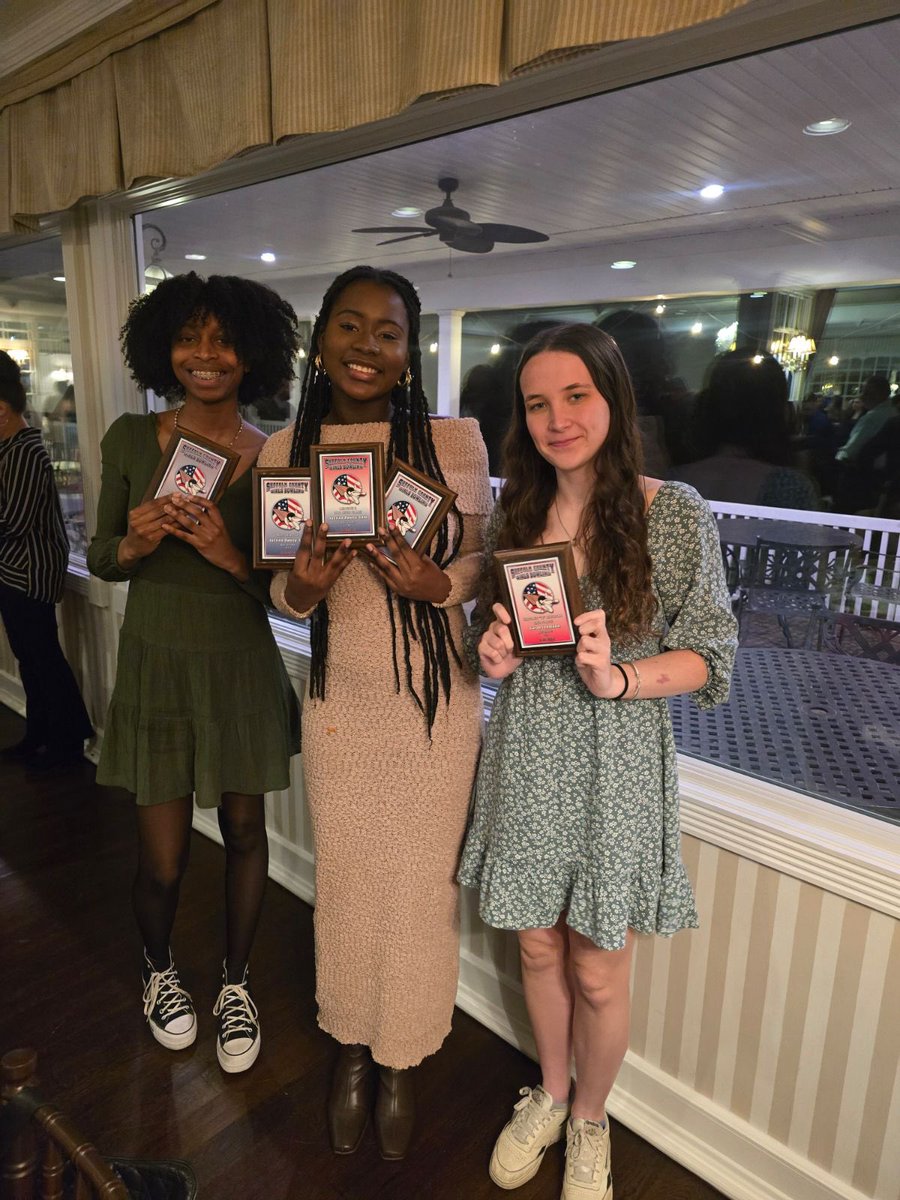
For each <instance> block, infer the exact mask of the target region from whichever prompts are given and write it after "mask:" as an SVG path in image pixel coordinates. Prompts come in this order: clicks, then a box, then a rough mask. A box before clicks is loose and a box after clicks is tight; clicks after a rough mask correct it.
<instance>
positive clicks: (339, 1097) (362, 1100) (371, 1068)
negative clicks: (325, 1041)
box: [327, 1045, 375, 1154]
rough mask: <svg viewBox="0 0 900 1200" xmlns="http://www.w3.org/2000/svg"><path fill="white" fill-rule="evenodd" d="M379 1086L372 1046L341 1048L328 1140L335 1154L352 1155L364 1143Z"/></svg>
mask: <svg viewBox="0 0 900 1200" xmlns="http://www.w3.org/2000/svg"><path fill="white" fill-rule="evenodd" d="M374 1086H375V1064H374V1063H373V1062H372V1055H371V1054H370V1053H369V1047H368V1046H357V1045H352V1046H341V1048H340V1050H339V1051H338V1057H337V1062H336V1063H335V1066H334V1074H333V1075H332V1077H331V1091H330V1092H329V1095H328V1110H327V1111H328V1136H329V1138H330V1139H331V1148H332V1150H333V1151H334V1152H335V1154H352V1153H353V1151H354V1150H356V1149H357V1147H358V1146H359V1143H360V1142H361V1141H362V1135H363V1133H364V1132H365V1128H366V1124H367V1122H368V1120H369V1113H370V1112H371V1111H372V1096H373V1092H374Z"/></svg>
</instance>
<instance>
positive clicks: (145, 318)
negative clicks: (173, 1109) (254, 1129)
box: [88, 273, 299, 1072]
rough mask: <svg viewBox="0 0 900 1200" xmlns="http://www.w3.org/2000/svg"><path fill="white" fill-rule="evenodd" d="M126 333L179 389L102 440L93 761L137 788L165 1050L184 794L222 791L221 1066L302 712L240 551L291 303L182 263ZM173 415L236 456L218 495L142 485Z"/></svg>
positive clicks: (103, 775) (154, 372) (243, 1062)
mask: <svg viewBox="0 0 900 1200" xmlns="http://www.w3.org/2000/svg"><path fill="white" fill-rule="evenodd" d="M122 345H123V350H124V354H125V361H126V363H127V364H128V366H129V368H130V369H131V372H132V375H133V377H134V378H135V380H136V381H137V382H138V383H139V384H140V385H141V386H142V387H144V388H152V389H153V391H154V392H156V393H157V394H158V395H163V396H166V397H168V398H171V399H178V400H180V404H179V406H178V407H177V408H174V409H171V410H169V411H168V412H164V413H147V414H141V415H137V414H127V415H125V416H122V417H120V418H119V419H118V420H117V421H115V422H114V424H113V425H112V426H111V427H110V429H109V431H108V432H107V434H106V436H105V437H104V439H103V443H102V457H103V475H102V485H101V493H100V502H99V506H98V512H97V532H96V536H95V537H94V539H93V541H92V542H91V546H90V548H89V550H88V566H89V567H90V569H91V571H92V572H93V573H94V574H95V575H98V576H99V577H100V578H101V579H106V580H110V581H113V582H117V581H126V580H127V581H128V582H129V590H128V601H127V604H126V608H125V616H124V620H123V623H122V629H121V632H120V635H119V654H118V667H117V673H116V684H115V690H114V692H113V697H112V701H111V704H110V708H109V713H108V715H107V720H106V726H105V729H104V737H103V746H102V751H101V757H100V766H99V768H98V771H97V779H98V781H99V782H100V783H104V784H108V785H113V786H118V787H122V788H125V789H126V790H127V791H129V792H131V793H132V794H133V795H134V796H135V797H136V800H137V814H138V840H139V858H138V870H137V877H136V879H135V882H134V889H133V895H132V899H133V904H134V912H135V916H136V918H137V924H138V928H139V930H140V932H141V936H142V937H143V940H144V969H143V982H144V1012H145V1014H146V1017H147V1021H148V1023H149V1025H150V1031H151V1033H152V1034H153V1036H154V1037H155V1038H156V1040H157V1041H158V1042H160V1043H161V1044H162V1045H163V1046H166V1047H168V1048H169V1049H172V1050H180V1049H183V1048H185V1047H187V1046H189V1045H191V1044H192V1043H193V1041H194V1039H195V1037H196V1034H197V1018H196V1014H195V1012H194V1007H193V1004H192V1002H191V997H190V995H189V993H188V992H187V991H186V990H185V988H184V987H183V986H182V984H181V981H180V979H179V976H178V972H177V971H176V968H175V965H174V962H173V960H172V956H171V951H170V948H169V946H170V936H171V932H172V927H173V924H174V920H175V913H176V909H177V906H178V894H179V888H180V884H181V880H182V877H183V875H184V872H185V869H186V867H187V862H188V852H189V846H190V834H191V819H192V811H193V802H194V797H195V796H196V801H197V804H198V805H199V806H200V807H207V808H211V807H215V808H217V809H218V820H219V828H220V829H221V832H222V839H223V842H224V844H225V908H226V912H225V946H226V949H225V963H224V977H223V983H222V988H221V991H220V993H219V998H218V1001H217V1003H216V1006H215V1010H214V1011H215V1014H216V1015H217V1016H218V1019H219V1023H218V1035H217V1044H216V1050H217V1057H218V1060H219V1063H220V1065H221V1066H222V1068H223V1069H224V1070H225V1071H229V1072H237V1071H244V1070H246V1069H247V1068H248V1067H249V1066H251V1065H252V1063H253V1062H254V1061H255V1059H256V1057H257V1055H258V1053H259V1048H260V1031H259V1019H258V1015H257V1011H256V1007H255V1005H254V1003H253V1000H252V999H251V997H250V993H249V990H248V976H247V963H248V960H249V956H250V948H251V945H252V943H253V937H254V933H255V931H256V925H257V920H258V917H259V913H260V908H261V906H262V899H263V892H264V889H265V884H266V878H267V873H268V845H267V840H266V827H265V812H264V807H263V798H264V793H265V792H267V791H270V790H273V789H281V788H285V787H287V786H288V784H289V759H290V756H291V755H292V754H295V753H297V751H298V750H299V736H298V731H299V713H298V706H297V701H296V698H295V696H294V694H293V691H292V689H291V686H290V683H289V681H288V679H287V675H286V673H285V670H284V666H283V664H282V661H281V657H280V655H279V653H278V649H277V647H276V645H275V640H274V638H273V636H272V632H271V629H270V627H269V622H268V617H267V614H266V608H265V603H266V599H267V595H268V577H267V576H265V577H260V576H258V575H256V574H255V573H254V572H253V571H252V570H251V567H250V556H251V545H252V541H251V530H252V503H251V489H250V484H251V475H250V468H251V467H252V466H253V464H254V463H255V462H256V458H257V455H258V454H259V451H260V448H261V447H262V445H263V443H264V441H265V437H264V435H263V434H262V433H260V431H259V430H257V429H255V428H253V427H252V426H251V425H248V424H246V423H245V422H244V420H243V418H242V417H241V414H240V411H239V407H238V405H239V403H241V404H248V403H252V402H253V401H254V399H256V398H257V397H259V396H267V395H271V394H274V393H275V392H276V391H277V389H278V387H279V386H280V385H281V384H282V383H283V381H284V380H285V379H290V378H291V376H292V374H293V365H294V356H295V354H296V350H297V345H298V335H297V320H296V316H295V314H294V311H293V309H292V308H291V307H290V305H288V304H286V303H285V302H284V301H283V300H281V299H280V297H279V296H277V295H276V294H275V292H273V291H271V289H269V288H266V287H263V286H262V285H261V284H257V283H253V282H251V281H249V280H245V279H239V278H236V277H234V276H212V277H210V278H209V279H208V280H203V279H201V278H200V277H199V276H197V275H195V274H193V273H191V274H188V275H181V276H176V277H175V278H174V279H169V280H166V281H165V282H164V283H161V284H160V285H159V286H158V287H157V288H156V290H155V291H154V292H152V293H150V294H149V295H146V296H142V297H141V298H140V299H139V300H137V301H135V302H134V304H133V305H132V307H131V309H130V312H129V315H128V319H127V321H126V323H125V326H124V328H123V330H122ZM176 429H183V430H190V431H192V432H194V433H197V434H200V435H202V436H203V437H205V438H207V439H209V440H210V441H213V442H217V443H219V444H220V445H222V446H226V447H228V448H229V449H230V450H232V451H233V452H234V453H236V454H238V455H239V456H240V461H239V463H238V465H237V467H236V469H235V473H234V475H233V477H232V481H231V483H230V485H229V487H228V488H227V489H226V491H225V492H224V493H223V494H222V496H221V497H220V500H219V502H218V503H217V504H214V503H212V502H211V501H210V500H209V499H207V498H205V497H203V496H194V497H190V496H188V495H178V494H176V495H174V496H166V497H162V498H160V499H156V500H144V495H145V493H146V491H147V488H148V485H149V483H150V480H151V478H152V476H153V473H154V471H155V470H156V467H157V466H158V464H159V461H160V457H161V455H162V453H163V451H164V449H165V447H166V445H167V443H168V442H169V439H170V438H171V436H172V434H173V432H174V431H175V430H176Z"/></svg>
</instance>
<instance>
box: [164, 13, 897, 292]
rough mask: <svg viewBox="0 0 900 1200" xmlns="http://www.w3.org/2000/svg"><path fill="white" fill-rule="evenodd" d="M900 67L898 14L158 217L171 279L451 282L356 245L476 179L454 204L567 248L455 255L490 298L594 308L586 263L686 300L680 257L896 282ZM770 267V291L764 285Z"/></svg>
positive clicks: (393, 248)
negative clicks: (175, 275) (405, 210)
mask: <svg viewBox="0 0 900 1200" xmlns="http://www.w3.org/2000/svg"><path fill="white" fill-rule="evenodd" d="M898 62H900V20H895V21H892V22H889V23H882V24H879V25H876V26H871V27H868V28H862V29H857V30H853V31H850V32H844V33H840V34H837V35H833V36H830V37H825V38H821V39H819V40H816V41H812V42H808V43H804V44H801V45H796V46H791V47H786V48H783V49H779V50H775V51H770V52H767V53H765V54H761V55H757V56H755V57H752V58H748V59H744V60H736V61H732V62H729V63H724V64H721V65H719V66H715V67H709V68H705V69H702V70H699V71H694V72H691V73H688V74H684V75H681V76H676V77H674V78H670V79H663V80H658V81H654V82H650V83H647V84H643V85H641V86H639V87H636V88H632V89H628V90H625V91H622V92H618V93H614V94H607V95H602V96H598V97H595V98H591V99H588V100H581V101H578V102H575V103H572V104H569V105H566V106H563V107H559V108H555V109H550V110H546V111H544V112H539V113H533V114H530V115H528V116H524V117H519V118H515V119H512V120H507V121H503V122H499V123H497V124H495V125H491V126H485V127H481V128H476V129H471V130H467V131H464V132H461V133H456V134H451V135H448V136H444V137H442V138H439V139H435V140H433V141H429V142H424V143H420V144H417V145H411V146H407V147H403V148H400V149H395V150H390V151H386V152H383V153H380V154H377V155H372V156H370V157H368V158H363V159H357V160H355V161H353V162H347V163H340V164H337V165H334V166H329V167H325V168H321V169H319V170H318V171H314V172H310V173H308V174H303V175H295V176H290V177H286V178H282V179H277V180H272V181H271V182H268V183H264V184H258V185H255V186H253V187H250V188H244V189H241V190H239V191H234V192H231V193H226V194H222V195H218V196H212V197H209V198H205V199H200V200H196V201H193V202H190V203H188V204H186V205H184V206H182V207H173V208H168V209H165V210H158V211H157V212H156V213H155V214H154V215H152V216H151V215H150V214H148V215H147V219H148V220H152V221H155V222H156V223H157V224H159V225H160V226H161V227H162V228H163V229H164V231H165V234H166V237H167V239H168V246H167V249H166V252H165V255H164V258H165V265H166V266H167V267H168V268H169V269H170V270H180V269H184V267H183V264H184V258H183V255H184V254H185V253H188V252H192V251H193V252H197V253H205V254H207V255H208V259H207V262H206V263H204V264H203V266H202V268H200V269H202V270H210V271H212V270H215V271H225V272H232V273H236V274H254V275H256V276H257V277H259V278H268V279H270V280H271V281H272V282H273V284H274V285H275V286H279V282H280V283H281V285H282V286H290V287H291V288H293V289H295V290H296V289H299V290H301V291H303V290H305V289H304V287H303V281H304V280H305V279H307V278H308V277H312V280H311V281H310V282H314V284H315V287H314V288H312V289H311V291H312V292H314V291H315V290H316V289H317V288H318V284H319V281H320V280H321V279H322V278H325V277H329V276H331V275H333V274H334V273H335V272H336V271H338V270H341V269H343V268H344V267H347V266H350V265H352V264H353V263H355V262H360V261H368V262H373V263H377V264H382V265H385V266H392V267H397V268H399V269H401V270H406V271H407V272H408V273H410V274H411V275H412V276H413V277H414V278H415V280H416V282H421V283H423V284H427V283H428V282H429V281H432V283H433V285H434V286H435V287H438V285H439V283H440V281H441V280H443V279H446V275H447V269H448V253H447V250H446V248H445V247H442V246H441V245H440V244H439V243H438V241H437V239H436V238H429V239H422V240H418V241H409V242H402V243H400V244H395V245H390V246H377V244H376V243H377V242H379V241H380V240H382V237H383V236H390V235H382V236H379V235H375V234H354V233H351V232H350V231H351V230H352V229H353V228H355V227H359V226H365V225H389V224H396V225H397V226H398V227H399V226H403V225H404V222H403V221H402V220H396V219H394V218H392V217H391V215H390V214H391V210H392V209H394V208H397V207H399V206H401V205H404V204H412V205H416V206H418V207H419V208H422V209H427V208H429V207H431V206H432V205H433V204H436V203H438V202H439V201H440V199H441V197H440V193H439V191H438V189H437V179H438V178H439V177H440V176H442V175H447V174H449V175H455V176H457V177H458V178H459V180H460V188H459V191H458V192H457V194H456V196H455V197H454V200H455V201H456V203H458V204H459V205H460V206H461V207H463V208H465V209H467V210H468V211H469V212H470V213H471V215H472V217H473V219H475V220H484V221H499V222H509V223H513V224H522V225H527V226H530V227H532V228H536V229H540V230H543V231H544V232H546V233H548V234H549V235H550V240H549V242H547V243H542V244H538V245H534V246H524V247H523V246H519V245H506V246H503V245H499V244H498V246H497V247H496V249H495V250H494V251H492V252H491V253H490V254H489V255H466V254H454V255H453V265H452V270H453V274H454V277H455V278H457V279H464V280H468V281H470V282H471V283H473V284H474V283H475V282H476V281H478V282H479V285H480V287H483V286H489V284H490V281H491V280H496V279H497V277H498V274H506V273H509V274H510V276H511V277H512V276H515V277H518V278H520V279H521V276H522V275H523V273H527V275H529V276H533V275H534V274H535V273H539V274H540V275H541V276H546V275H547V274H551V275H553V276H554V277H556V279H557V284H558V286H556V287H554V288H553V294H552V295H548V296H547V300H548V301H556V300H558V298H559V296H558V294H557V293H558V292H559V288H560V287H561V288H562V289H563V295H565V294H566V291H565V289H566V288H567V286H568V287H569V288H570V293H569V294H571V295H572V298H573V299H576V300H580V299H588V298H590V296H589V295H582V294H581V292H582V288H583V284H581V283H578V284H575V285H574V286H575V292H574V293H572V292H571V286H572V279H571V276H572V272H573V270H574V269H575V268H576V267H577V266H578V264H581V265H582V266H583V265H584V264H585V262H586V261H587V262H589V265H590V268H591V269H592V271H593V272H594V275H595V278H596V275H597V274H598V273H599V272H601V271H602V275H603V279H602V282H601V281H598V283H597V288H598V289H599V290H597V291H596V294H597V295H598V296H601V297H602V296H603V295H605V294H607V291H608V288H609V287H610V286H612V287H614V288H615V289H618V294H620V295H629V294H635V295H639V294H645V293H646V294H654V293H655V291H657V290H659V291H672V290H674V289H673V287H672V282H673V281H672V280H671V279H668V278H667V284H666V286H665V287H663V286H659V287H657V285H656V284H655V283H654V282H653V279H658V278H659V275H660V271H661V270H664V269H665V266H664V264H665V263H666V262H667V261H671V260H674V261H675V262H677V263H678V264H680V266H679V269H683V267H684V265H685V264H686V263H689V264H690V266H689V270H688V276H689V278H686V279H685V283H686V286H685V288H684V290H698V288H699V290H706V291H721V290H731V289H732V288H734V287H735V286H738V285H739V286H761V285H766V286H770V287H771V286H775V285H776V284H780V285H781V286H791V287H802V286H818V285H822V284H823V283H828V282H831V281H832V280H837V281H844V280H846V279H847V278H852V279H859V280H860V281H862V280H864V279H870V278H873V279H874V278H890V279H896V278H900V243H897V241H896V234H895V231H897V232H898V233H900V218H898V212H900V138H898V134H897V130H898V126H900V120H898V119H900V88H898V86H897V81H898V71H897V64H898ZM835 115H838V116H842V117H846V118H847V119H849V120H850V121H851V122H852V124H851V127H850V129H849V130H848V131H847V132H846V133H843V134H839V135H837V136H832V137H809V136H808V135H806V134H804V133H803V126H804V125H806V124H807V123H809V122H811V121H815V120H820V119H822V118H824V117H830V116H835ZM710 181H717V182H721V183H723V184H724V185H725V186H726V188H727V191H726V193H725V195H724V196H723V197H722V198H721V199H720V200H718V201H715V202H712V203H710V202H707V201H703V200H701V199H700V198H699V197H698V196H697V191H698V189H699V188H700V187H701V186H703V185H704V184H705V183H708V182H710ZM407 224H411V225H417V224H421V219H420V218H417V219H413V220H412V221H410V222H407ZM401 232H402V230H401ZM885 239H887V243H890V246H891V253H885V245H886V244H887V243H886V241H885ZM875 242H877V246H876V245H874V243H875ZM863 243H868V246H867V247H866V246H864V245H863ZM848 245H852V247H853V250H852V251H851V252H848ZM265 249H271V250H273V251H274V252H275V253H276V254H277V256H278V261H277V263H276V264H274V265H273V266H271V267H268V268H267V267H264V266H263V265H262V264H261V263H260V262H259V259H258V255H259V253H260V252H261V251H262V250H265ZM573 252H574V253H573ZM586 255H588V256H589V257H588V259H586V258H585V256H586ZM624 257H628V258H633V259H636V260H637V261H638V269H637V270H636V271H635V272H631V273H629V275H628V276H626V274H625V273H624V272H612V273H610V272H609V267H608V264H609V261H611V260H612V259H613V258H624ZM705 257H708V258H709V261H708V262H706V263H704V262H703V259H704V258H705ZM729 262H730V268H728V269H725V270H723V264H725V263H729ZM644 266H652V271H651V274H652V276H653V279H650V278H649V277H646V276H644V280H645V284H646V287H641V286H639V285H638V280H639V279H641V278H642V275H643V272H642V268H643V267H644ZM854 270H857V271H859V272H860V274H859V275H858V276H857V275H853V274H852V272H853V271H854ZM762 271H765V272H766V275H765V278H764V279H760V280H759V282H756V275H757V274H759V273H761V272H762ZM848 271H850V272H851V274H850V275H849V276H848V275H847V272H848ZM873 271H874V272H875V274H872V272H873ZM567 275H568V276H569V280H568V283H567V279H566V276H567ZM610 276H612V277H613V278H610ZM546 282H547V281H546V279H544V280H542V282H541V286H544V285H545V284H546ZM688 284H689V285H690V286H687V285H688ZM636 285H638V286H636ZM444 290H446V289H444ZM456 290H458V288H457V289H456ZM502 302H503V301H502V299H501V298H500V297H495V298H494V303H502Z"/></svg>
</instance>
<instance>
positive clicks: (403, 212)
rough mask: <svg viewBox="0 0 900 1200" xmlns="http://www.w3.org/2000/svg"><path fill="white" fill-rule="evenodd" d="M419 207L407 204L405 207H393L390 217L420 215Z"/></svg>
mask: <svg viewBox="0 0 900 1200" xmlns="http://www.w3.org/2000/svg"><path fill="white" fill-rule="evenodd" d="M421 215H422V210H421V208H412V207H411V206H409V205H407V207H406V208H395V209H394V210H393V212H392V213H391V216H392V217H421Z"/></svg>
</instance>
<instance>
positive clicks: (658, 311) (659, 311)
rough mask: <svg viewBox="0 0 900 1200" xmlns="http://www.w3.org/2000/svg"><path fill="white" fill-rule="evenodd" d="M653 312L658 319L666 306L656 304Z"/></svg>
mask: <svg viewBox="0 0 900 1200" xmlns="http://www.w3.org/2000/svg"><path fill="white" fill-rule="evenodd" d="M653 311H654V312H655V313H656V315H657V316H658V317H661V316H662V314H663V313H664V312H665V311H666V306H665V305H664V304H657V306H656V308H654V310H653Z"/></svg>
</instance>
